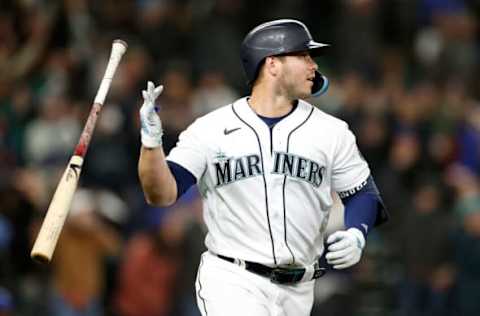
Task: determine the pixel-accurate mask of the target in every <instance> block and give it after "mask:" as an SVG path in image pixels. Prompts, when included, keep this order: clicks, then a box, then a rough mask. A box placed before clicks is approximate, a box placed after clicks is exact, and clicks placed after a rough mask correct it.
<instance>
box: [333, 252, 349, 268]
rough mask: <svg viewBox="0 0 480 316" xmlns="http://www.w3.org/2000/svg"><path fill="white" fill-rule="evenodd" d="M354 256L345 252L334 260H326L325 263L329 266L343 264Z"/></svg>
mask: <svg viewBox="0 0 480 316" xmlns="http://www.w3.org/2000/svg"><path fill="white" fill-rule="evenodd" d="M354 256H355V254H354V253H352V252H347V253H344V254H343V255H342V256H338V257H336V258H334V259H330V260H328V259H327V262H328V263H329V264H331V265H338V264H344V263H346V262H349V261H351V260H352V259H353V257H354Z"/></svg>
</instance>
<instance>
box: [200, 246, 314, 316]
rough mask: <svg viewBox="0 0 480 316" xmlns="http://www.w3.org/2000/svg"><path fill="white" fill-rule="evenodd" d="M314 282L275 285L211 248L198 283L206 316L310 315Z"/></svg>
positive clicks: (201, 306) (206, 254)
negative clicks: (229, 260)
mask: <svg viewBox="0 0 480 316" xmlns="http://www.w3.org/2000/svg"><path fill="white" fill-rule="evenodd" d="M314 282H315V281H308V282H303V283H296V284H295V285H279V284H275V283H272V282H271V281H270V280H269V279H268V278H266V277H263V276H259V275H257V274H255V273H252V272H250V271H247V270H245V269H244V268H242V267H240V266H238V265H236V264H234V263H231V262H228V261H225V260H223V259H220V258H218V257H217V256H216V255H214V254H212V253H210V252H208V251H207V252H205V253H203V255H202V258H201V260H200V266H199V268H198V273H197V281H196V284H195V286H196V291H197V304H198V308H199V309H200V312H201V313H202V315H203V316H226V315H229V316H245V315H248V316H307V315H310V310H311V308H312V305H313V290H314Z"/></svg>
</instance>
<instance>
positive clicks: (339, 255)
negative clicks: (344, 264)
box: [325, 248, 351, 263]
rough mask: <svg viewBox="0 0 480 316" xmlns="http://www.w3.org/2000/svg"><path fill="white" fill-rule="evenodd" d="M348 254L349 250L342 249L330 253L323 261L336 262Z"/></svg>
mask: <svg viewBox="0 0 480 316" xmlns="http://www.w3.org/2000/svg"><path fill="white" fill-rule="evenodd" d="M350 252H351V249H350V248H346V249H342V250H338V251H330V252H328V253H327V254H326V256H325V259H327V260H328V261H330V260H337V259H339V258H343V257H345V256H346V255H347V254H349V253H350ZM329 263H330V262H329Z"/></svg>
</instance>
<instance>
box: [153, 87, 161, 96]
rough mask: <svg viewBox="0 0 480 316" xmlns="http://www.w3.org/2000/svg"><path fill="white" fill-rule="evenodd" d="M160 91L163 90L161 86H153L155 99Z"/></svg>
mask: <svg viewBox="0 0 480 316" xmlns="http://www.w3.org/2000/svg"><path fill="white" fill-rule="evenodd" d="M162 91H163V86H158V87H156V88H155V90H154V91H153V92H154V95H155V99H156V98H157V97H158V96H159V95H160V94H161V93H162Z"/></svg>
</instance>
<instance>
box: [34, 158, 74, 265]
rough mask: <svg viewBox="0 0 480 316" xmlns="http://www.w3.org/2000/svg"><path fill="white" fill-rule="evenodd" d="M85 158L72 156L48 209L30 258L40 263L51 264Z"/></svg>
mask: <svg viewBox="0 0 480 316" xmlns="http://www.w3.org/2000/svg"><path fill="white" fill-rule="evenodd" d="M82 164H83V158H82V157H80V156H72V158H71V159H70V162H69V164H68V166H67V168H66V169H65V172H64V173H63V175H62V178H61V179H60V182H59V184H58V186H57V189H56V190H55V194H54V195H53V198H52V201H51V202H50V206H49V207H48V210H47V213H46V216H45V219H44V220H43V223H42V227H41V228H40V231H39V232H38V236H37V239H36V240H35V244H34V245H33V248H32V251H31V253H30V257H31V258H32V259H33V260H35V261H37V262H40V263H47V262H50V260H51V259H52V256H53V251H54V250H55V246H56V245H57V241H58V238H59V237H60V233H61V231H62V228H63V225H64V223H65V220H66V218H67V216H68V212H69V210H70V206H71V204H72V199H73V195H74V194H75V190H76V188H77V185H78V179H79V178H80V172H81V170H82Z"/></svg>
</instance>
